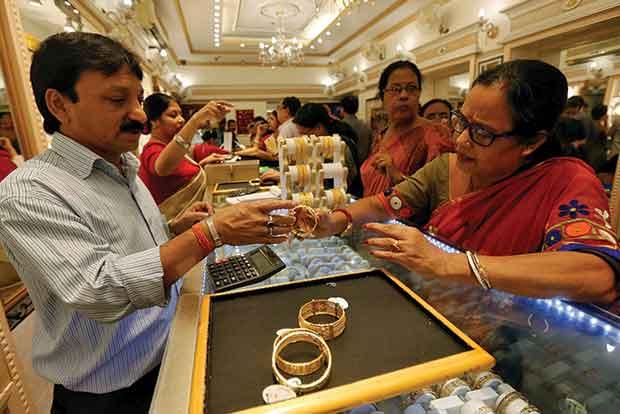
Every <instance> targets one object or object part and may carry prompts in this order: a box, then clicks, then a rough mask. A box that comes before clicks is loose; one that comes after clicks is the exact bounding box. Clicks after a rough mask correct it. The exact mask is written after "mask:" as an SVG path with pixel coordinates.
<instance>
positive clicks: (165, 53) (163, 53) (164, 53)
mask: <svg viewBox="0 0 620 414" xmlns="http://www.w3.org/2000/svg"><path fill="white" fill-rule="evenodd" d="M159 56H161V57H163V58H164V59H165V58H167V57H168V51H167V50H166V49H162V50H160V51H159Z"/></svg>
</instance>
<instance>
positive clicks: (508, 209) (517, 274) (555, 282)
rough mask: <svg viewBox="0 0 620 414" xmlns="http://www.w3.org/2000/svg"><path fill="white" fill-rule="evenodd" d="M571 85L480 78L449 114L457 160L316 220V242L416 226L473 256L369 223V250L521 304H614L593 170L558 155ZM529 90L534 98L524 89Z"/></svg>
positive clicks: (602, 201)
mask: <svg viewBox="0 0 620 414" xmlns="http://www.w3.org/2000/svg"><path fill="white" fill-rule="evenodd" d="M567 90H568V84H567V81H566V77H565V76H564V75H563V74H562V72H560V71H559V70H558V69H557V68H555V67H553V66H551V65H549V64H547V63H544V62H542V61H537V60H513V61H509V62H507V63H504V64H501V65H498V66H496V67H494V68H492V69H489V70H488V71H485V72H483V73H482V74H480V75H479V76H478V78H477V79H476V80H475V81H474V83H473V85H472V88H471V89H470V91H469V93H468V94H467V97H466V98H465V103H464V105H463V107H462V109H461V111H454V112H453V113H452V116H451V119H450V122H451V123H452V127H453V128H454V131H455V133H457V134H459V135H458V137H457V139H456V154H443V155H441V156H440V157H438V158H436V159H435V160H433V161H431V162H430V163H429V164H427V165H425V166H424V167H422V168H421V169H420V170H418V171H417V172H416V173H415V174H413V175H412V176H410V177H408V178H407V179H406V180H404V181H402V182H401V183H400V184H397V185H396V186H395V187H393V188H391V189H388V190H387V191H386V192H385V193H380V194H377V195H375V196H372V197H365V198H363V199H361V200H358V201H357V202H355V203H353V204H350V205H349V206H347V207H346V208H345V209H341V210H336V211H334V212H332V213H329V214H321V215H320V217H319V225H318V227H317V229H316V231H315V233H314V235H315V237H325V236H328V235H331V234H340V233H342V232H343V231H345V230H346V229H347V228H349V227H350V226H351V225H359V224H363V223H369V222H381V221H386V220H388V219H390V218H400V219H411V220H413V221H414V222H416V224H417V225H419V226H422V227H423V229H424V230H425V231H426V232H429V233H430V234H432V235H435V236H437V237H439V238H440V239H443V240H446V241H447V242H448V243H449V244H452V245H454V246H457V247H459V248H461V249H463V250H466V251H467V252H468V254H451V253H447V252H445V251H443V250H441V249H440V248H438V247H435V246H434V245H433V244H431V243H430V242H429V241H427V240H426V238H425V237H424V235H423V234H422V232H421V231H420V230H418V229H417V228H415V227H411V226H407V225H403V224H379V223H371V224H366V226H365V227H366V229H367V230H369V231H370V232H372V233H373V235H372V236H371V238H370V239H368V240H367V241H366V242H367V243H368V245H369V246H371V248H372V249H373V250H371V253H372V254H373V255H374V256H376V257H378V258H381V259H386V260H389V261H393V262H396V263H398V264H400V265H402V266H404V267H406V268H408V269H409V270H411V271H412V272H415V273H416V274H418V275H420V276H424V277H428V278H439V279H443V280H449V281H455V282H461V283H466V284H470V285H480V286H481V287H484V288H485V289H490V288H494V289H497V290H502V291H506V292H509V293H513V294H516V295H521V296H530V297H541V298H548V297H561V298H567V299H571V300H576V301H580V302H594V303H600V304H610V303H612V302H613V301H614V300H616V298H618V290H617V286H618V285H617V283H618V277H619V276H620V251H619V250H618V242H617V240H616V235H615V232H614V230H613V229H612V227H611V224H610V223H609V203H608V199H607V197H606V195H605V193H604V192H603V189H602V187H601V185H600V182H599V181H598V179H597V178H596V176H595V175H594V174H593V173H592V169H591V168H590V167H588V166H587V165H586V164H585V163H583V161H581V160H578V159H575V158H568V157H561V156H558V155H560V154H561V149H560V146H559V143H558V142H557V139H556V138H555V136H554V135H553V129H554V126H555V124H556V122H557V120H558V117H559V116H560V114H561V113H562V110H563V108H564V104H565V102H566V95H567ZM523 91H527V93H523Z"/></svg>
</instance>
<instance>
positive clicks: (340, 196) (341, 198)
mask: <svg viewBox="0 0 620 414" xmlns="http://www.w3.org/2000/svg"><path fill="white" fill-rule="evenodd" d="M332 195H333V198H334V205H333V206H332V208H336V207H341V206H343V205H344V204H345V201H346V195H345V194H344V191H342V188H334V189H333V190H332Z"/></svg>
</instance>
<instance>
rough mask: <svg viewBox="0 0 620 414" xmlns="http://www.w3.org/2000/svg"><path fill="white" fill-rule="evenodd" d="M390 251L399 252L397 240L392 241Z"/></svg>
mask: <svg viewBox="0 0 620 414" xmlns="http://www.w3.org/2000/svg"><path fill="white" fill-rule="evenodd" d="M392 251H395V252H400V251H401V248H400V242H399V241H398V240H394V241H393V242H392Z"/></svg>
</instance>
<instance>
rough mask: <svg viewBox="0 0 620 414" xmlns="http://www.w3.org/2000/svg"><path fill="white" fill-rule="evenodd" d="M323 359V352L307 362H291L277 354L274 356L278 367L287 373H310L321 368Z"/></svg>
mask: <svg viewBox="0 0 620 414" xmlns="http://www.w3.org/2000/svg"><path fill="white" fill-rule="evenodd" d="M324 360H325V354H324V353H323V352H321V353H320V354H319V356H317V357H316V358H314V359H313V360H311V361H307V362H291V361H287V360H286V359H284V358H282V357H281V356H280V355H278V356H277V357H276V364H277V365H278V368H280V369H281V370H282V371H284V372H286V373H287V374H289V375H310V374H312V373H314V372H316V371H318V370H319V369H321V366H322V365H323V361H324Z"/></svg>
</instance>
